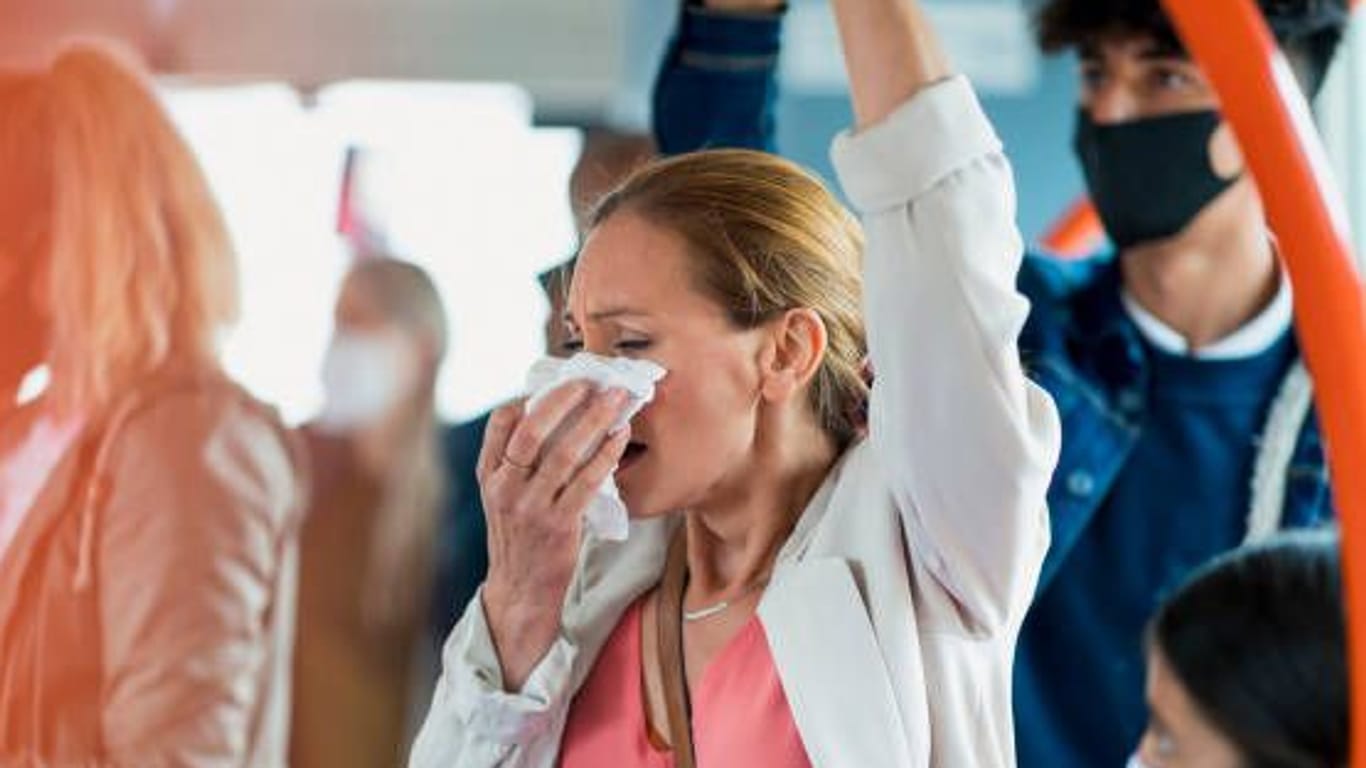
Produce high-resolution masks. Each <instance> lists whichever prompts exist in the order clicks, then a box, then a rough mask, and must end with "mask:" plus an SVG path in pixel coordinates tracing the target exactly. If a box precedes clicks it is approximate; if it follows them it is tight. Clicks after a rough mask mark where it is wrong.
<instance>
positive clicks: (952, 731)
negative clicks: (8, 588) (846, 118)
mask: <svg viewBox="0 0 1366 768" xmlns="http://www.w3.org/2000/svg"><path fill="white" fill-rule="evenodd" d="M833 154H834V159H835V164H836V168H837V170H838V172H839V176H840V180H841V181H842V183H843V185H844V188H845V190H846V191H847V193H848V195H849V197H850V198H851V199H852V200H853V202H854V204H855V207H856V208H857V209H858V210H859V211H860V212H861V213H862V216H863V220H864V224H865V227H866V229H867V235H868V248H867V254H866V256H865V266H864V270H865V288H864V290H865V303H866V308H865V311H866V314H867V318H868V336H869V345H870V353H871V356H872V361H873V368H874V370H875V372H876V376H877V381H876V383H875V385H874V388H873V396H872V401H871V403H870V414H869V438H868V439H867V440H865V441H863V442H861V443H859V444H856V445H854V446H853V447H851V448H850V449H849V450H848V451H847V452H846V453H845V455H844V456H843V457H842V458H841V460H840V461H839V463H838V465H837V466H836V467H835V468H834V469H833V470H831V472H830V474H829V476H828V477H827V478H826V480H825V483H824V485H823V486H822V487H821V488H820V490H819V491H818V492H817V494H816V495H815V497H813V498H812V500H811V502H810V503H809V505H808V507H807V509H806V510H805V511H804V512H803V514H802V516H801V518H800V519H799V521H798V524H797V526H796V528H795V530H794V531H793V533H792V535H791V537H790V538H789V539H788V541H787V542H786V543H785V545H784V546H783V548H782V550H781V551H780V553H779V555H778V561H777V564H776V566H775V569H774V573H773V577H772V580H771V582H770V583H769V585H768V588H767V589H766V590H765V592H764V595H763V598H762V600H761V602H760V603H759V608H758V612H759V619H760V621H761V622H762V624H763V627H764V631H765V633H766V635H767V637H768V640H769V644H770V647H771V650H772V654H773V660H774V663H775V664H776V666H777V671H778V677H779V679H780V680H781V681H782V686H783V691H784V693H785V694H786V695H787V699H788V702H789V704H790V705H791V708H792V715H793V718H794V719H795V722H796V725H797V730H798V732H799V733H800V734H801V739H802V743H803V745H804V746H805V748H806V751H807V754H808V755H809V756H810V758H811V761H812V763H813V764H814V765H815V766H818V767H820V768H826V767H827V766H829V767H838V768H844V767H845V766H848V767H849V768H883V767H885V768H894V767H895V768H900V767H902V766H916V767H919V766H942V767H943V768H973V767H974V766H1013V765H1014V764H1015V757H1014V735H1013V728H1012V722H1011V692H1010V684H1011V662H1012V657H1013V655H1014V648H1015V638H1016V635H1017V633H1018V631H1019V628H1020V624H1021V622H1022V620H1023V618H1024V614H1025V610H1026V608H1027V607H1028V605H1029V602H1030V599H1031V597H1032V595H1033V592H1034V587H1035V582H1036V580H1037V578H1038V572H1039V568H1040V565H1041V563H1042V561H1043V556H1044V551H1045V549H1046V548H1047V546H1048V515H1047V509H1046V506H1045V492H1046V490H1047V488H1048V480H1049V476H1050V474H1051V473H1052V471H1053V467H1054V464H1055V462H1056V460H1057V452H1058V442H1059V428H1058V417H1057V413H1056V411H1055V409H1054V408H1053V404H1052V401H1051V400H1050V399H1049V398H1048V396H1047V395H1046V394H1045V393H1044V392H1043V391H1042V390H1041V389H1039V388H1037V387H1035V386H1034V385H1033V384H1031V383H1030V382H1029V381H1028V379H1026V377H1025V374H1024V372H1023V370H1022V369H1021V366H1020V361H1019V357H1018V353H1017V350H1016V346H1015V342H1016V337H1017V336H1018V334H1019V331H1020V328H1021V327H1022V325H1023V323H1024V319H1025V316H1026V314H1027V312H1028V309H1029V306H1028V302H1027V301H1026V300H1025V299H1024V297H1023V296H1021V295H1020V294H1018V293H1017V292H1016V291H1015V274H1016V271H1017V270H1018V268H1019V264H1020V260H1021V257H1022V251H1023V248H1022V244H1021V240H1020V236H1019V233H1018V231H1017V230H1016V228H1015V223H1014V222H1015V198H1014V186H1013V183H1012V180H1011V172H1010V167H1009V164H1008V163H1007V161H1006V159H1005V157H1004V156H1003V154H1002V152H1001V144H1000V141H999V140H998V139H997V138H996V135H995V132H994V131H993V130H992V127H991V125H990V123H988V121H987V119H986V117H985V115H983V113H982V111H981V108H980V106H979V105H978V103H977V100H976V97H975V96H974V94H973V91H972V88H971V86H970V85H969V84H968V82H967V81H966V80H965V79H963V78H954V79H950V80H946V81H943V82H941V83H938V84H936V85H934V86H931V87H929V88H927V89H925V90H923V91H922V92H920V93H919V94H917V95H916V96H915V97H914V98H912V99H911V100H910V101H909V102H908V103H906V104H904V105H902V107H900V108H899V109H898V110H897V111H896V112H895V113H894V114H892V115H891V116H889V117H888V118H887V119H886V120H884V121H883V122H881V123H879V124H878V125H875V126H873V127H871V128H869V129H867V130H865V131H863V132H861V133H859V134H858V135H850V134H847V133H846V134H844V135H841V136H840V137H838V138H837V139H836V140H835V144H834V149H833ZM676 525H677V520H676V519H673V520H650V521H639V522H636V523H634V524H633V525H632V530H631V536H630V538H629V540H627V541H626V542H624V543H620V544H612V543H602V542H589V543H587V544H586V545H585V547H584V549H583V552H582V555H581V560H580V563H579V569H578V572H577V573H576V575H575V579H574V582H573V584H572V586H571V588H570V590H569V595H568V597H567V598H566V604H565V607H564V613H563V621H562V631H561V635H560V638H559V639H558V641H557V642H556V643H555V645H554V646H553V647H552V648H551V650H550V651H549V652H548V653H547V655H546V657H545V658H544V659H543V660H542V661H541V662H540V664H539V666H538V667H537V668H536V670H535V671H534V672H533V674H532V676H531V678H530V680H529V681H528V682H527V684H526V686H525V687H524V689H523V690H522V691H521V692H519V693H507V692H504V691H503V685H502V679H501V673H500V671H499V664H498V658H497V654H496V652H495V650H494V646H493V643H492V642H491V640H490V638H489V630H488V626H487V624H486V623H485V617H484V614H483V610H482V608H481V603H480V601H479V600H477V599H476V600H475V601H474V602H473V603H471V607H470V608H469V609H468V610H467V611H466V613H465V615H464V617H463V618H462V620H461V621H460V623H459V624H458V625H457V626H456V628H455V630H454V631H453V632H452V633H451V637H450V639H449V640H448V641H447V643H446V647H445V650H444V654H443V662H444V664H443V666H444V670H443V673H442V676H441V679H440V681H439V682H438V685H437V689H436V693H435V695H434V697H433V700H432V707H431V711H430V712H429V713H428V715H427V720H426V722H425V723H424V724H423V727H422V731H421V733H420V734H419V735H418V738H417V742H416V743H415V744H414V747H413V752H412V758H411V765H412V766H416V767H419V768H429V767H430V768H438V767H440V768H447V767H449V766H463V767H466V768H475V767H476V766H480V767H483V766H509V767H511V766H515V767H517V768H532V767H533V766H534V767H535V768H550V766H553V765H555V764H556V763H557V762H558V755H559V748H560V738H561V735H562V733H563V730H564V725H565V718H566V715H567V713H568V711H569V707H570V703H571V702H572V700H573V698H574V694H575V692H576V691H577V690H578V688H579V686H580V685H582V684H583V682H584V680H585V678H586V677H587V675H588V673H589V671H590V670H591V668H592V666H593V662H594V659H596V657H597V655H598V653H599V652H600V651H601V649H602V647H603V645H604V643H605V642H606V640H607V637H608V635H609V634H610V633H611V631H612V629H613V628H614V627H615V626H616V624H617V621H618V620H619V619H620V617H621V616H622V614H623V612H624V611H625V609H626V608H627V607H628V606H629V605H630V604H631V602H632V601H634V600H635V599H636V598H638V597H639V596H640V595H642V594H643V593H645V592H646V591H647V590H649V589H650V588H651V587H652V586H654V585H655V583H656V582H657V581H658V579H659V576H660V572H661V570H662V567H663V563H664V552H665V548H666V544H667V542H668V539H669V534H670V531H671V530H672V528H673V527H674V526H676ZM755 737H756V738H762V735H761V734H755ZM701 768H706V766H702V767H701Z"/></svg>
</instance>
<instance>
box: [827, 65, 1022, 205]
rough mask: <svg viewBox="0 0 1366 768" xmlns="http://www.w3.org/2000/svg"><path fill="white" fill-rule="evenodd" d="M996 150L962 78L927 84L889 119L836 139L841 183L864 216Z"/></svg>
mask: <svg viewBox="0 0 1366 768" xmlns="http://www.w3.org/2000/svg"><path fill="white" fill-rule="evenodd" d="M999 152H1001V140H1000V139H999V138H997V136H996V131H995V129H993V128H992V126H991V122H990V121H989V120H987V117H986V114H985V113H984V112H983V111H982V106H981V104H979V103H978V101H977V95H976V93H975V92H974V91H973V89H972V84H971V83H970V82H969V81H968V79H967V78H966V77H963V76H962V75H958V76H954V77H951V78H948V79H946V80H942V81H940V82H937V83H934V84H933V85H930V86H927V87H926V88H924V89H923V90H921V91H920V92H919V93H917V94H915V95H914V96H912V97H911V98H910V99H909V100H908V101H907V102H906V103H905V104H902V105H901V106H900V107H897V108H896V110H894V111H893V112H892V113H891V114H890V115H888V116H887V117H886V118H884V119H883V120H881V121H879V122H878V123H876V124H874V125H872V126H869V127H868V128H865V129H863V130H862V131H859V132H858V133H854V132H853V131H850V130H846V131H843V132H841V133H840V134H839V135H838V136H836V137H835V141H834V143H833V145H832V146H831V149H830V154H831V159H832V160H833V161H834V164H835V169H836V171H837V173H838V174H839V179H840V184H841V185H842V186H843V188H844V191H845V193H846V194H847V195H848V196H849V199H850V201H852V202H853V204H854V207H855V208H857V209H858V210H860V211H862V212H864V213H875V212H879V211H885V210H888V209H891V208H897V207H902V206H904V205H906V203H907V202H909V201H911V200H914V199H915V198H917V197H919V196H920V195H922V194H924V193H925V192H927V191H928V190H929V189H930V188H931V187H933V186H934V185H935V184H937V183H939V181H941V180H942V179H944V178H945V177H946V176H949V175H950V174H952V173H954V172H955V171H957V170H960V169H961V168H963V167H965V166H967V165H969V164H971V163H972V162H974V161H976V160H978V159H980V158H982V157H985V156H988V155H992V154H997V153H999Z"/></svg>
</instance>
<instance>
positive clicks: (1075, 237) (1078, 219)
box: [1039, 196, 1105, 259]
mask: <svg viewBox="0 0 1366 768" xmlns="http://www.w3.org/2000/svg"><path fill="white" fill-rule="evenodd" d="M1039 243H1040V244H1041V245H1042V246H1043V248H1044V250H1045V251H1047V252H1048V253H1049V254H1051V255H1053V256H1058V257H1061V258H1064V259H1079V258H1081V257H1083V256H1089V255H1091V254H1093V253H1095V252H1096V251H1098V250H1100V249H1101V247H1103V246H1104V245H1105V226H1104V225H1103V224H1101V222H1100V214H1098V213H1096V208H1095V206H1093V205H1092V204H1091V200H1090V199H1089V198H1087V197H1084V196H1083V197H1080V198H1078V199H1077V200H1076V201H1075V202H1073V203H1072V204H1071V205H1070V206H1068V208H1067V210H1066V211H1064V212H1063V214H1062V216H1060V217H1058V220H1057V221H1056V222H1054V223H1053V225H1052V226H1051V227H1050V228H1049V230H1048V232H1047V233H1045V234H1044V236H1043V237H1042V238H1041V239H1040V240H1039Z"/></svg>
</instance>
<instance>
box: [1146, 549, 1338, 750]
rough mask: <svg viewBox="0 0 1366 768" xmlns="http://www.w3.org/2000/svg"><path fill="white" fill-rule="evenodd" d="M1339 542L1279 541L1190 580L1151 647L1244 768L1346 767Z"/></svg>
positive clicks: (1159, 620)
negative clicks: (1226, 742) (1226, 741)
mask: <svg viewBox="0 0 1366 768" xmlns="http://www.w3.org/2000/svg"><path fill="white" fill-rule="evenodd" d="M1338 547H1339V545H1338V540H1337V537H1336V536H1335V535H1333V534H1331V533H1328V532H1318V533H1295V534H1282V535H1280V536H1278V537H1276V538H1274V539H1272V540H1271V541H1269V542H1267V543H1265V544H1261V545H1257V546H1253V547H1249V548H1246V549H1242V550H1238V551H1235V552H1233V553H1231V554H1229V555H1225V556H1224V557H1221V558H1219V559H1217V560H1215V561H1213V562H1212V563H1210V564H1209V565H1207V566H1205V567H1204V568H1202V569H1201V570H1199V571H1198V572H1196V573H1195V575H1193V576H1192V577H1191V579H1190V580H1189V581H1188V582H1186V584H1185V585H1184V586H1182V587H1181V588H1180V589H1179V590H1177V592H1176V593H1175V594H1174V595H1172V597H1171V598H1170V599H1168V600H1167V601H1166V603H1165V604H1163V606H1162V607H1161V608H1160V609H1158V613H1157V616H1156V617H1155V618H1154V619H1153V621H1152V624H1151V626H1150V628H1149V643H1150V646H1151V647H1153V648H1154V649H1155V650H1156V651H1157V652H1159V653H1161V654H1162V657H1163V659H1165V660H1166V662H1167V665H1168V666H1169V667H1170V668H1171V669H1172V671H1173V672H1174V673H1175V675H1176V677H1177V678H1178V679H1179V680H1180V681H1181V684H1182V685H1183V687H1184V688H1185V689H1186V691H1187V692H1188V693H1189V694H1190V697H1191V698H1192V699H1193V700H1194V701H1195V703H1196V705H1197V706H1198V707H1199V709H1200V711H1201V713H1202V714H1203V715H1204V716H1205V717H1206V718H1207V719H1208V720H1209V721H1210V722H1211V723H1212V724H1213V725H1214V726H1215V728H1217V729H1218V730H1219V732H1220V733H1221V734H1223V736H1224V737H1225V738H1227V739H1228V740H1229V741H1230V742H1232V743H1233V745H1234V747H1235V748H1236V749H1237V750H1238V751H1239V753H1240V754H1241V756H1242V758H1243V759H1242V762H1243V764H1244V765H1247V766H1254V767H1256V768H1261V767H1262V766H1277V767H1278V768H1299V767H1300V766H1304V767H1305V768H1310V767H1311V766H1313V767H1321V766H1330V765H1334V766H1336V765H1346V764H1347V753H1348V741H1349V740H1348V699H1347V642H1346V628H1345V621H1344V618H1343V617H1344V611H1343V605H1342V583H1341V575H1340V567H1339V560H1340V558H1339V554H1338Z"/></svg>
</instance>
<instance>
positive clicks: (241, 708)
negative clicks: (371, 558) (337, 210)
mask: <svg viewBox="0 0 1366 768" xmlns="http://www.w3.org/2000/svg"><path fill="white" fill-rule="evenodd" d="M31 418H32V413H27V412H24V411H20V412H19V413H17V414H15V415H13V416H12V417H10V418H7V419H4V420H0V449H3V448H4V447H5V446H6V445H9V444H12V442H13V441H14V440H16V439H17V437H18V435H21V434H22V433H23V432H22V431H23V429H24V426H25V423H26V422H28V421H29V420H30V419H31ZM0 455H3V453H0ZM300 455H301V454H299V453H298V451H297V450H296V445H295V442H294V438H293V436H292V435H290V434H289V433H288V432H287V431H286V430H285V428H284V426H283V425H282V424H281V422H280V420H279V419H278V417H277V416H276V415H275V414H274V413H273V412H272V411H270V410H269V409H267V408H265V407H264V406H262V405H261V404H259V403H257V402H256V401H254V400H252V399H251V398H250V397H249V396H248V395H247V394H246V393H245V392H244V391H242V390H241V389H240V388H238V387H237V386H236V385H234V384H232V383H231V382H230V381H228V380H227V379H226V378H225V377H224V376H223V375H222V374H221V373H218V372H216V371H195V370H191V371H187V370H183V369H177V370H173V371H171V370H168V371H167V372H165V373H163V374H159V375H157V376H156V377H154V378H153V379H152V380H150V381H148V382H147V383H146V384H145V385H144V386H140V387H138V388H137V389H136V390H135V391H133V392H131V393H130V394H129V395H128V396H127V397H125V398H124V399H123V400H122V402H121V403H119V404H118V406H117V407H115V408H114V409H112V411H111V414H110V415H109V416H108V417H107V418H104V419H100V420H98V422H97V423H95V424H92V425H89V426H87V428H86V430H85V432H84V433H83V434H82V435H81V436H80V437H79V438H78V439H77V440H76V442H75V445H74V446H73V448H72V449H71V450H70V451H69V452H68V454H67V455H66V456H65V457H64V458H63V459H62V461H61V462H60V463H59V464H58V466H57V467H56V469H55V470H53V472H52V475H51V476H50V477H49V479H48V482H47V483H46V485H45V486H44V488H43V490H42V491H41V492H40V493H39V495H38V498H37V500H36V501H35V502H34V506H33V508H32V509H31V511H30V512H29V513H28V514H27V516H26V517H25V519H24V521H23V523H22V525H21V527H20V528H19V530H18V532H17V534H16V536H15V539H14V540H13V542H12V543H11V544H10V546H9V547H8V548H7V549H6V550H5V551H4V553H3V555H0V764H3V765H6V766H12V765H61V766H67V765H71V766H88V765H99V766H125V765H128V766H161V765H195V766H252V767H253V768H256V767H257V766H261V767H268V766H280V765H284V763H285V754H286V745H287V733H286V729H287V727H288V713H289V695H288V694H289V690H288V682H289V676H288V672H289V665H290V647H291V643H292V632H293V625H294V620H293V610H294V593H295V578H296V562H295V560H296V551H295V550H296V531H297V527H298V522H299V516H300V514H301V510H302V508H303V507H302V502H303V495H304V492H303V489H304V488H305V487H306V486H305V485H304V483H303V482H302V478H301V477H300V472H301V467H302V464H301V462H300V461H299V459H298V456H300Z"/></svg>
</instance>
